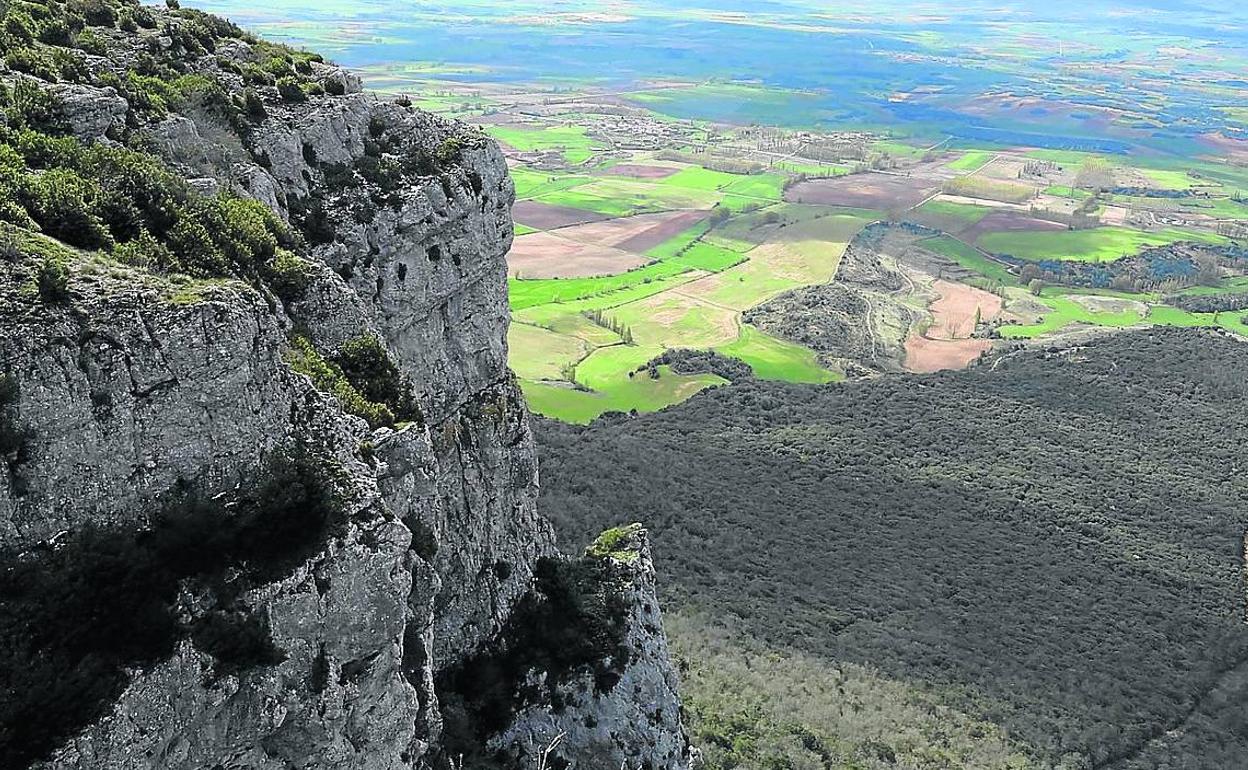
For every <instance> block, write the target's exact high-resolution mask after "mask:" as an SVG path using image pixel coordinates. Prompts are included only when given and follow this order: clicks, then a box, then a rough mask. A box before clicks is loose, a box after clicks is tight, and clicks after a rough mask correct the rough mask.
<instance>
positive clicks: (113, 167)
mask: <svg viewBox="0 0 1248 770" xmlns="http://www.w3.org/2000/svg"><path fill="white" fill-rule="evenodd" d="M0 142H2V143H3V144H0V218H2V219H5V220H8V221H11V222H14V223H15V224H19V225H21V224H24V222H22V221H21V220H22V219H23V218H29V220H33V222H34V223H36V224H37V225H38V226H39V228H40V229H41V230H42V231H43V232H45V233H47V234H48V235H51V236H53V237H55V238H57V239H59V240H61V241H63V242H65V243H68V244H70V245H71V246H77V247H80V248H84V249H93V250H96V249H98V250H103V251H112V250H117V251H118V252H119V253H120V255H122V256H124V257H126V258H128V259H130V260H133V257H134V256H135V254H136V253H141V254H142V255H144V257H145V260H144V262H145V263H146V264H147V266H149V267H150V268H152V269H156V270H163V271H168V272H179V273H185V274H187V275H191V276H196V277H237V278H243V279H246V280H251V281H260V280H263V278H264V277H265V276H266V275H267V274H269V273H271V272H272V271H273V270H274V269H275V267H276V265H275V264H274V261H275V259H276V257H277V253H278V249H279V247H281V248H290V247H293V246H294V245H295V238H294V235H293V234H292V233H291V231H290V229H289V228H288V227H287V226H286V224H285V223H284V222H282V221H281V220H280V219H279V218H278V217H277V216H276V215H275V214H274V213H273V212H272V211H271V210H270V209H269V208H268V207H266V206H265V205H264V204H262V203H260V202H259V201H256V200H252V199H248V198H239V197H236V196H233V195H230V194H227V193H222V194H220V195H217V196H215V197H211V198H205V197H203V196H201V195H198V194H197V193H195V192H193V191H191V190H190V189H189V188H187V186H186V184H185V182H183V181H182V180H181V179H179V178H178V177H176V176H175V175H174V174H172V173H171V172H170V171H168V170H167V169H166V168H165V167H164V166H163V165H162V164H161V163H159V162H158V161H157V160H155V159H154V158H152V157H151V156H148V155H144V154H142V153H138V152H134V151H132V150H126V149H121V148H116V147H105V146H85V145H83V144H81V143H80V142H78V141H77V140H75V139H72V138H69V137H58V136H51V135H48V134H44V133H40V132H38V131H32V130H29V129H20V130H12V129H0Z"/></svg>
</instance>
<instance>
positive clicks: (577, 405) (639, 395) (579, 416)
mask: <svg viewBox="0 0 1248 770" xmlns="http://www.w3.org/2000/svg"><path fill="white" fill-rule="evenodd" d="M647 360H649V359H647ZM642 363H644V362H642ZM656 371H658V373H659V377H658V379H652V378H651V377H650V375H649V374H646V373H644V372H643V373H640V374H635V375H634V376H633V377H631V378H630V377H628V375H627V374H622V375H621V376H619V377H617V378H615V379H614V380H612V381H611V382H609V383H604V387H603V388H602V389H601V390H598V391H593V392H586V391H578V390H573V389H572V388H563V387H558V386H554V385H547V384H545V383H540V382H533V381H531V380H521V381H520V387H521V389H522V390H523V391H524V396H525V399H526V400H527V401H528V403H529V409H530V410H532V411H534V412H536V413H537V414H540V415H544V416H546V417H551V418H554V419H556V420H562V421H563V422H570V423H573V424H577V425H586V424H588V423H590V422H592V421H593V420H594V419H595V418H597V417H599V416H600V415H602V414H603V413H604V412H628V411H632V410H634V409H635V410H637V411H638V412H657V411H658V410H660V409H665V408H667V407H669V406H672V405H673V404H679V403H680V402H682V401H685V400H686V399H688V398H689V397H691V396H693V395H694V394H696V393H698V392H700V391H703V390H705V389H707V388H713V387H717V386H719V385H724V384H727V382H728V381H727V380H725V379H724V378H722V377H717V376H715V375H713V374H691V375H684V374H675V373H673V372H672V370H671V368H670V367H667V366H660V367H658V369H657V370H656Z"/></svg>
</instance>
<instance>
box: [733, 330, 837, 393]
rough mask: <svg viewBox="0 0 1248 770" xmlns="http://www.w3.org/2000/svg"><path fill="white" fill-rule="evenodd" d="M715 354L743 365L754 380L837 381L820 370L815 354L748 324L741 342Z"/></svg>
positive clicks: (834, 374) (833, 376)
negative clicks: (746, 365)
mask: <svg viewBox="0 0 1248 770" xmlns="http://www.w3.org/2000/svg"><path fill="white" fill-rule="evenodd" d="M716 350H717V351H718V352H720V353H723V354H724V355H726V356H731V357H733V358H737V359H740V360H742V361H744V362H746V363H747V364H749V365H750V368H751V369H753V370H754V376H756V377H759V378H761V379H764V380H784V381H786V382H805V383H823V382H833V381H835V380H838V379H840V377H839V376H838V375H837V374H836V373H834V372H830V371H828V370H827V369H824V368H823V367H822V366H820V365H819V361H818V360H817V358H816V357H815V354H814V352H812V351H811V350H809V349H808V348H804V347H802V346H801V345H795V344H793V343H791V342H785V341H784V340H780V339H776V338H775V337H772V336H770V335H767V334H764V333H763V332H761V331H759V330H758V329H755V328H754V327H753V326H750V325H748V324H744V325H742V326H741V336H740V338H738V339H737V340H736V341H735V342H730V343H728V344H726V345H720V346H719V347H717V348H716Z"/></svg>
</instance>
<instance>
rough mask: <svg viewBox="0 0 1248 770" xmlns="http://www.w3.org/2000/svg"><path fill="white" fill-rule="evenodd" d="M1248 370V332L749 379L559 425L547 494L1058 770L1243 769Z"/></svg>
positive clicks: (688, 580)
mask: <svg viewBox="0 0 1248 770" xmlns="http://www.w3.org/2000/svg"><path fill="white" fill-rule="evenodd" d="M1245 375H1248V347H1245V346H1244V344H1243V343H1242V342H1240V341H1238V340H1236V339H1234V338H1230V337H1227V336H1220V335H1217V334H1214V333H1210V332H1198V331H1192V330H1161V329H1157V330H1146V331H1139V332H1132V333H1124V334H1120V335H1116V336H1114V337H1112V338H1108V339H1103V340H1101V341H1098V342H1095V343H1092V344H1090V345H1088V346H1087V347H1085V348H1081V349H1077V350H1074V351H1066V352H1061V353H1045V354H1042V353H1027V354H1013V355H1012V356H1010V357H1007V358H1005V359H1004V360H1001V361H999V362H998V363H997V364H996V365H991V366H989V365H985V366H981V367H978V368H977V369H974V370H971V371H967V372H959V373H942V374H937V375H928V376H895V377H886V378H881V379H876V380H871V381H863V382H856V383H849V384H836V385H828V386H795V385H786V384H779V383H767V382H761V381H750V380H745V381H742V382H740V383H737V384H734V385H732V386H727V387H724V388H720V389H716V390H713V391H708V392H705V393H703V394H700V395H699V396H697V397H695V398H693V399H692V400H690V401H689V402H687V403H685V404H684V405H681V406H679V407H675V408H672V409H669V410H667V411H665V412H662V413H658V414H654V415H648V416H644V417H636V418H628V417H625V416H621V415H616V416H613V417H609V418H605V419H603V420H600V421H599V422H598V423H597V424H595V425H594V426H591V427H589V428H588V429H582V428H575V427H570V426H567V425H562V424H556V423H551V422H542V423H541V424H540V425H539V430H538V437H539V444H540V446H541V462H542V482H543V483H542V493H543V500H542V507H543V510H544V511H545V512H546V513H547V514H548V515H550V516H553V517H555V519H556V521H557V525H558V526H559V528H560V529H561V530H562V533H561V534H562V537H563V540H564V543H565V545H567V546H568V547H569V548H574V547H578V546H580V545H583V544H584V543H585V542H587V541H588V540H589V539H590V538H591V537H592V535H593V534H595V533H597V532H599V531H601V530H602V529H603V528H604V527H606V526H610V525H612V524H615V523H617V522H620V521H631V520H637V521H642V522H645V523H646V524H647V526H649V527H650V529H651V532H652V537H653V541H654V545H655V551H656V554H657V559H658V566H659V569H660V572H661V575H660V585H662V586H664V588H665V590H666V592H667V596H666V601H667V606H668V609H669V610H675V611H681V612H690V611H694V612H697V613H700V615H701V616H702V617H706V618H709V619H710V620H711V621H713V622H716V623H721V624H724V625H728V626H731V627H732V628H734V629H737V630H739V631H740V632H743V633H745V634H748V635H750V636H751V637H753V638H754V639H756V640H759V642H760V643H762V644H765V645H770V646H774V647H785V648H791V649H793V650H795V651H796V652H797V653H800V654H801V655H807V656H813V657H814V658H817V659H823V660H826V661H833V662H837V663H844V664H846V665H867V666H873V667H876V668H878V670H879V671H880V673H881V675H882V676H884V677H887V678H889V680H890V681H896V682H904V683H906V685H907V686H908V687H926V688H928V689H929V691H930V692H931V693H933V694H936V695H939V697H940V698H941V699H942V702H943V703H945V704H947V705H948V706H950V707H952V708H956V709H958V710H959V711H961V712H964V713H967V714H970V715H972V716H973V717H974V718H977V719H983V720H986V721H989V722H992V723H995V724H997V725H1000V726H1001V727H1002V728H1004V729H1005V731H1006V734H1007V735H1008V738H1009V740H1010V741H1011V742H1012V743H1013V744H1014V745H1016V746H1020V747H1022V749H1023V750H1024V751H1025V752H1026V753H1028V754H1030V755H1031V756H1032V757H1033V758H1034V759H1036V760H1038V761H1039V762H1040V763H1042V764H1044V765H1060V766H1063V767H1068V768H1232V767H1243V766H1246V765H1248V710H1245V709H1244V708H1243V704H1244V701H1245V698H1248V627H1245V624H1244V616H1245V607H1244V576H1243V563H1242V562H1243V553H1244V533H1245V519H1246V518H1248V514H1246V513H1245V511H1248V485H1245V484H1244V482H1243V480H1242V466H1243V465H1244V462H1245V460H1244V457H1245V455H1244V447H1245V446H1246V445H1248V412H1245V410H1244V409H1243V404H1244V403H1245V397H1246V396H1248V379H1246V377H1245ZM775 676H776V677H780V676H781V674H779V673H777V674H776V675H775ZM793 686H794V687H795V688H798V689H801V688H803V687H805V685H804V684H803V679H802V678H801V677H800V676H796V675H795V678H794V680H793ZM725 697H727V696H725ZM699 709H700V710H702V711H706V710H707V709H709V713H711V715H712V717H714V711H715V706H714V704H713V703H712V704H710V705H709V706H707V704H705V703H701V704H699ZM695 716H696V715H695ZM717 730H720V728H718V727H716V722H715V719H713V718H708V717H707V716H706V714H703V715H702V716H701V717H699V718H697V719H695V721H694V731H695V733H696V734H698V737H699V739H700V740H701V741H702V742H704V743H705V742H707V741H708V740H709V741H714V740H715V739H716V738H717V737H718V738H720V739H724V738H725V736H724V735H722V734H719V735H718V736H717V733H716V731H717ZM727 740H728V743H729V745H731V743H732V740H733V739H732V738H731V737H729V738H728V739H727ZM772 760H774V761H772ZM716 761H717V762H719V764H718V765H717V766H719V767H733V766H741V767H745V766H762V767H777V768H780V767H807V766H810V767H820V766H821V765H820V764H819V763H815V764H794V763H792V762H787V761H780V759H779V758H778V755H776V756H774V757H772V758H771V759H769V760H768V761H766V762H764V761H761V760H756V761H755V762H754V763H753V764H750V763H746V764H736V762H737V760H733V759H732V758H731V757H730V756H729V757H728V758H726V759H725V758H724V757H722V756H721V757H720V758H719V759H718V760H716ZM713 766H715V765H713ZM824 766H827V767H832V766H836V767H840V766H842V765H831V764H826V765H824ZM911 766H919V767H957V766H959V765H957V764H942V763H933V764H917V765H911Z"/></svg>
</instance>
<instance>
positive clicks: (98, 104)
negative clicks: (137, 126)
mask: <svg viewBox="0 0 1248 770" xmlns="http://www.w3.org/2000/svg"><path fill="white" fill-rule="evenodd" d="M49 90H50V91H51V92H52V93H53V94H54V95H55V96H56V104H57V112H58V113H59V117H60V118H61V119H62V120H63V121H65V124H66V125H68V126H69V127H70V128H71V130H72V131H73V134H74V136H76V137H77V138H79V139H81V140H82V141H84V142H98V141H107V139H106V136H105V135H106V134H108V133H110V131H112V130H114V129H120V128H121V127H123V126H124V125H125V124H126V111H127V110H128V109H129V103H128V102H126V100H125V99H123V98H122V97H121V96H119V95H118V94H117V91H116V90H114V89H113V88H95V87H93V86H85V85H74V84H70V83H59V84H56V85H54V86H52V87H50V89H49Z"/></svg>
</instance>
